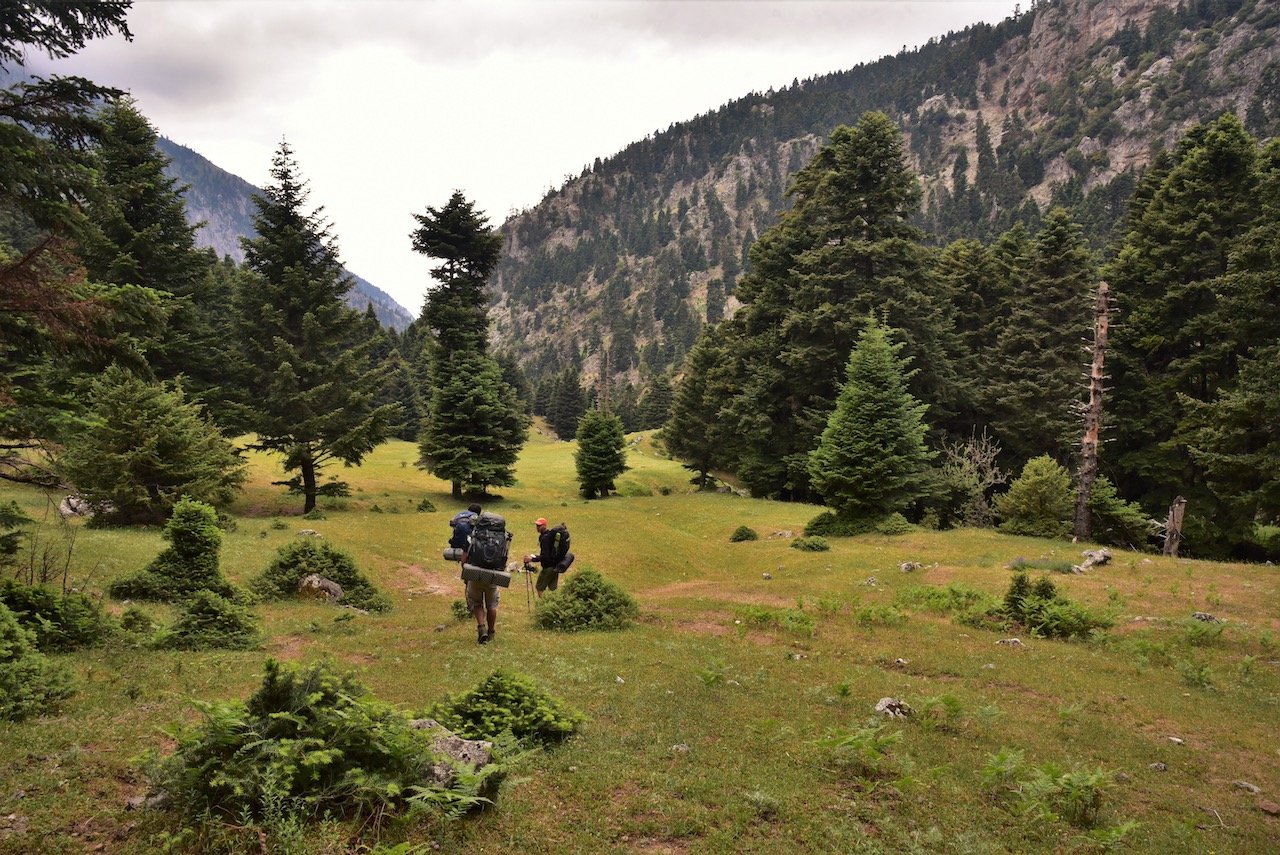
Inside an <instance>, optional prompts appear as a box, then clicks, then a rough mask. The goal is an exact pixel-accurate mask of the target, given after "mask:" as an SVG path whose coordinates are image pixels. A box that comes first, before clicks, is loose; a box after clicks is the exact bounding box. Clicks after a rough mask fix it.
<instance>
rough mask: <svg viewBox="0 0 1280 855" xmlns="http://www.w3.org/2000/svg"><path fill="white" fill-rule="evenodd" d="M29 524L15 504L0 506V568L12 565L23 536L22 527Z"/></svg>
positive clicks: (9, 503)
mask: <svg viewBox="0 0 1280 855" xmlns="http://www.w3.org/2000/svg"><path fill="white" fill-rule="evenodd" d="M31 522H32V520H31V517H29V516H27V515H26V514H25V513H23V512H22V508H20V507H18V503H17V502H12V501H11V502H5V503H4V504H0V567H4V566H6V565H8V564H12V563H13V561H14V558H13V556H15V555H17V554H18V547H19V546H20V545H21V544H22V538H23V536H24V534H25V532H24V531H23V530H22V527H23V526H25V525H28V524H30V523H31Z"/></svg>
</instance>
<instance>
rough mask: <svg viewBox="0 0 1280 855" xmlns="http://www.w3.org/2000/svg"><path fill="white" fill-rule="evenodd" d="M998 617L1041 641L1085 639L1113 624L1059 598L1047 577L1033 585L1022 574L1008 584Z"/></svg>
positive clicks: (1018, 574) (1025, 575)
mask: <svg viewBox="0 0 1280 855" xmlns="http://www.w3.org/2000/svg"><path fill="white" fill-rule="evenodd" d="M1001 614H1002V616H1003V617H1004V618H1005V619H1006V620H1007V621H1009V622H1010V623H1013V624H1017V625H1019V626H1023V627H1025V628H1026V629H1028V630H1029V631H1031V632H1032V633H1034V634H1035V635H1038V636H1040V637H1043V638H1066V639H1070V638H1088V637H1089V636H1090V635H1091V634H1092V633H1093V631H1094V630H1096V629H1105V628H1107V627H1110V626H1111V625H1112V621H1111V620H1110V619H1108V618H1106V617H1103V616H1100V615H1095V614H1093V613H1092V612H1090V611H1089V610H1088V609H1086V608H1085V607H1083V606H1080V605H1077V604H1076V603H1072V602H1070V601H1069V600H1067V599H1065V598H1063V597H1061V596H1059V594H1058V591H1057V588H1055V587H1054V584H1053V582H1051V581H1049V577H1048V576H1043V577H1041V578H1040V579H1038V580H1037V581H1036V582H1035V584H1032V583H1031V582H1029V581H1028V579H1027V574H1026V573H1023V572H1019V573H1016V574H1014V577H1013V581H1012V582H1010V583H1009V590H1008V591H1007V592H1005V595H1004V603H1003V605H1002V607H1001Z"/></svg>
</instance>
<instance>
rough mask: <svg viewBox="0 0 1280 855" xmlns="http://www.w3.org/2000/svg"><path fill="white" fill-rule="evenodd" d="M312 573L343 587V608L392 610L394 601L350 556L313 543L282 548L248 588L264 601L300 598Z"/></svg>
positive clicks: (295, 543) (299, 543)
mask: <svg viewBox="0 0 1280 855" xmlns="http://www.w3.org/2000/svg"><path fill="white" fill-rule="evenodd" d="M312 573H318V574H320V575H321V576H323V577H324V578H326V579H329V580H330V581H333V582H337V583H338V584H339V585H341V586H342V603H343V605H347V606H353V607H355V608H358V609H364V610H365V611H370V612H385V611H390V610H391V600H390V599H389V598H388V597H387V595H386V594H383V593H382V592H380V591H379V590H378V589H377V588H376V587H374V584H373V583H372V582H370V581H369V579H368V577H366V576H365V575H364V574H363V573H361V572H360V570H359V569H358V568H357V567H356V563H355V561H354V560H353V559H352V558H351V556H350V555H347V554H346V553H345V552H342V551H340V550H338V549H336V548H334V547H333V546H330V545H329V544H327V543H317V542H316V541H314V540H298V541H294V542H293V543H288V544H285V545H284V546H282V547H280V549H279V550H278V551H277V552H276V556H275V558H274V559H272V561H271V563H270V564H269V565H267V569H265V570H263V571H262V572H261V573H260V574H258V575H257V576H255V577H254V578H253V580H252V581H251V582H250V583H249V587H250V589H251V590H252V591H253V592H254V593H255V594H257V595H258V596H260V597H262V598H263V599H264V600H284V599H290V598H292V597H295V596H297V594H298V583H299V582H301V581H302V579H303V578H304V577H306V576H310V575H311V574H312Z"/></svg>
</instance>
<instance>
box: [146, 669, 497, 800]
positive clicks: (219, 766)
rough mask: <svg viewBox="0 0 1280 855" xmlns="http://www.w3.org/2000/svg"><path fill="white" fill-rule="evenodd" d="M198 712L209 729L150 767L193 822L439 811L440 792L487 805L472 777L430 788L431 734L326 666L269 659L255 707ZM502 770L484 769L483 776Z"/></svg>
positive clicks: (228, 705) (190, 733) (186, 737)
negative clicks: (417, 807)
mask: <svg viewBox="0 0 1280 855" xmlns="http://www.w3.org/2000/svg"><path fill="white" fill-rule="evenodd" d="M197 707H198V708H199V710H200V712H201V713H202V715H203V718H204V720H203V722H202V723H201V725H200V726H199V727H197V728H194V729H191V730H185V731H184V730H179V731H178V732H176V733H175V734H174V736H175V738H176V739H177V743H178V744H177V748H176V749H175V750H174V752H173V753H172V754H171V755H169V756H167V757H164V758H153V759H152V762H151V764H150V777H151V781H152V786H153V788H154V789H155V790H157V791H159V792H163V793H165V794H167V795H168V796H169V798H170V800H171V802H172V804H173V805H174V806H175V807H176V808H177V809H178V810H179V811H181V812H182V813H183V814H184V815H185V816H187V817H189V818H203V817H207V816H214V817H221V818H223V819H225V820H229V821H232V822H236V823H243V822H245V821H248V820H262V819H264V818H271V819H276V820H278V819H279V818H281V817H288V816H298V817H303V818H313V817H320V816H325V815H333V816H342V817H348V816H355V817H361V816H369V817H378V816H381V815H384V814H394V813H396V812H398V811H400V810H402V809H404V808H405V807H407V806H408V805H410V804H412V803H413V802H414V801H415V800H420V801H426V802H429V803H434V804H439V803H440V802H441V796H442V795H443V796H444V797H445V799H446V800H452V801H455V802H457V803H462V804H475V803H478V802H480V801H482V799H480V798H479V796H478V782H477V780H476V778H477V776H474V775H473V776H462V775H460V776H459V777H458V780H457V783H456V784H455V785H454V788H453V789H451V790H450V791H445V792H443V793H442V792H441V791H438V790H427V789H425V788H424V787H423V786H422V783H423V782H424V781H426V780H428V776H429V773H430V770H431V768H432V766H434V765H436V764H437V763H440V762H442V758H441V757H439V756H438V755H437V754H436V753H435V752H434V751H433V750H432V748H431V742H432V736H431V735H430V731H427V730H415V729H413V728H412V727H410V723H409V719H408V717H406V716H405V715H404V714H403V713H400V712H397V711H396V710H395V709H393V708H392V707H391V706H390V705H388V704H385V703H382V702H380V701H378V700H376V699H374V698H372V697H369V696H368V694H367V693H366V691H365V689H364V687H363V686H361V685H360V684H359V683H358V682H357V681H356V680H355V678H354V677H352V676H351V675H350V674H347V673H340V672H338V671H336V670H335V669H334V668H333V667H332V666H331V665H330V664H328V663H323V662H322V663H319V664H315V665H309V666H300V667H291V666H287V665H281V664H280V663H279V662H276V661H274V660H267V666H266V674H265V675H264V677H263V680H262V685H261V686H260V687H259V688H258V689H257V691H255V692H254V693H253V695H252V696H251V697H250V698H249V699H248V701H247V702H245V701H224V702H214V703H197ZM497 769H498V767H497V766H493V767H486V769H485V770H483V771H482V774H481V775H480V776H479V777H481V778H483V777H484V776H485V775H489V774H495V773H496V772H497Z"/></svg>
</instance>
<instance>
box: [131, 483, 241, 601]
mask: <svg viewBox="0 0 1280 855" xmlns="http://www.w3.org/2000/svg"><path fill="white" fill-rule="evenodd" d="M162 536H163V537H164V539H165V540H167V541H169V548H168V549H166V550H164V551H163V552H161V553H160V554H159V555H157V556H156V558H155V560H154V561H152V562H151V563H150V564H148V565H147V566H146V568H144V569H143V570H142V572H141V573H138V574H136V575H134V576H128V577H125V578H123V579H118V580H116V581H115V582H114V583H112V585H111V588H110V594H111V596H112V597H115V598H116V599H118V600H123V599H134V600H159V601H163V602H176V601H179V600H183V599H185V598H187V597H190V596H192V595H193V594H195V593H196V592H197V591H211V592H213V593H215V594H218V595H219V596H222V597H229V598H235V597H238V596H239V594H238V593H237V592H236V590H235V588H233V587H232V586H231V583H230V582H228V581H227V580H226V579H225V578H223V576H222V573H221V571H220V570H219V569H218V553H219V552H220V550H221V549H222V529H220V528H219V527H218V513H217V511H215V510H214V509H213V508H212V507H210V506H209V505H207V504H205V503H204V502H200V501H196V500H195V499H190V498H186V497H184V498H182V499H181V500H180V501H179V502H178V504H177V505H175V506H174V509H173V516H172V517H170V518H169V522H168V523H167V524H166V525H165V527H164V532H163V533H162Z"/></svg>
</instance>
